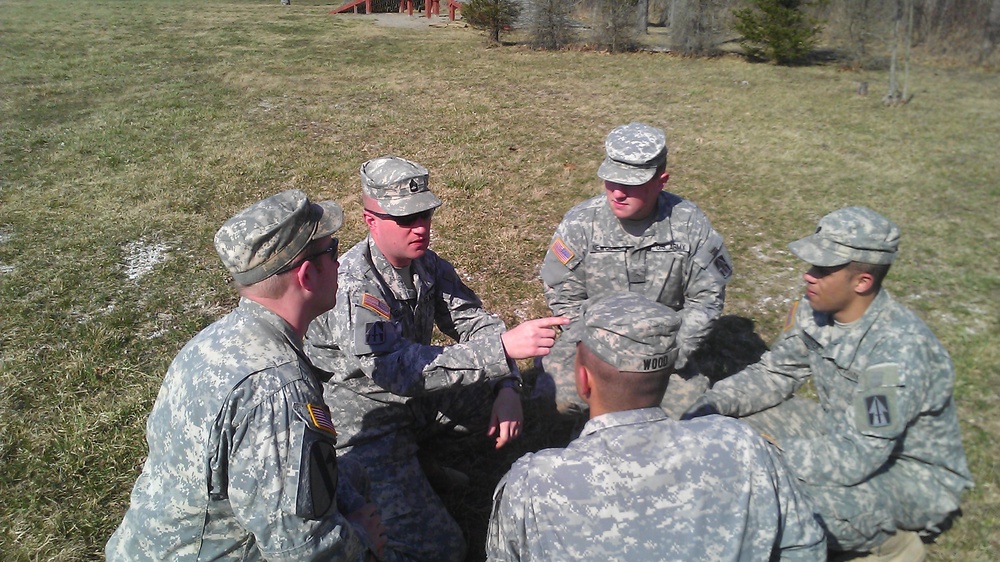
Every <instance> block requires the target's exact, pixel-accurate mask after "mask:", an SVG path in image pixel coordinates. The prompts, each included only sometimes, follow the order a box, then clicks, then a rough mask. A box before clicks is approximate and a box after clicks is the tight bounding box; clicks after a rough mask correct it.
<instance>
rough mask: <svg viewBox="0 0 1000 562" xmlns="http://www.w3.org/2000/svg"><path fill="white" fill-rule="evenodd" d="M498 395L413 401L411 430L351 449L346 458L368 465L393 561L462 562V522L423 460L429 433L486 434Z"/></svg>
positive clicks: (464, 392)
mask: <svg viewBox="0 0 1000 562" xmlns="http://www.w3.org/2000/svg"><path fill="white" fill-rule="evenodd" d="M492 403H493V394H492V391H491V389H490V388H489V386H487V385H485V384H481V385H475V386H472V387H463V388H460V389H454V390H449V391H444V392H440V393H436V394H435V395H432V396H427V397H420V398H415V399H412V400H410V402H409V403H408V405H409V406H410V410H411V412H412V413H413V418H414V423H413V426H412V427H410V428H406V429H402V430H399V431H396V432H393V433H389V434H387V435H385V436H383V437H381V438H379V439H375V440H373V441H369V442H366V443H361V444H357V445H354V446H353V447H351V448H350V449H349V450H348V451H347V452H346V453H345V454H344V455H342V457H340V458H344V459H347V460H349V461H356V462H358V463H360V464H361V465H363V466H364V467H365V469H366V470H367V472H368V478H369V481H370V496H371V501H372V502H373V503H375V504H376V505H377V506H378V509H379V514H380V515H381V517H382V523H383V525H385V528H386V537H387V539H388V542H387V544H386V549H385V556H384V560H386V561H388V562H404V561H406V562H461V561H462V560H464V559H465V553H466V548H467V547H466V541H465V537H464V535H463V533H462V529H461V527H460V526H459V524H458V522H456V521H455V519H454V518H453V517H452V516H451V514H449V513H448V510H447V508H446V507H445V505H444V502H443V501H442V499H441V498H440V497H439V496H438V495H437V493H436V492H435V491H434V489H433V487H432V486H431V484H430V482H429V481H428V479H427V475H426V474H425V473H424V470H423V468H422V467H421V465H420V461H419V459H418V450H419V442H420V441H421V439H422V438H423V437H424V436H425V434H431V433H433V432H435V431H439V430H440V429H441V428H442V427H449V426H454V425H456V424H461V425H462V426H463V427H465V428H467V429H468V430H469V431H482V432H483V433H484V434H485V431H486V426H487V424H488V423H489V415H490V412H491V409H492Z"/></svg>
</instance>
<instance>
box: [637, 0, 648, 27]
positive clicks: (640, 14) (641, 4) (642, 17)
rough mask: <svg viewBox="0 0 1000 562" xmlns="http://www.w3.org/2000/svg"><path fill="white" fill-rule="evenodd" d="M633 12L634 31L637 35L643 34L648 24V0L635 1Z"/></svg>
mask: <svg viewBox="0 0 1000 562" xmlns="http://www.w3.org/2000/svg"><path fill="white" fill-rule="evenodd" d="M635 12H636V14H635V31H636V33H637V34H639V35H645V34H646V27H647V26H648V25H649V0H639V1H638V2H636V7H635Z"/></svg>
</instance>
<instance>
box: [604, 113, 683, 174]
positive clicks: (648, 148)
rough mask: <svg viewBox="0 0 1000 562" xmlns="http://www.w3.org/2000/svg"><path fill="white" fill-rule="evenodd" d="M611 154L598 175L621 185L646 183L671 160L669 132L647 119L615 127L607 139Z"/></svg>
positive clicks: (605, 142)
mask: <svg viewBox="0 0 1000 562" xmlns="http://www.w3.org/2000/svg"><path fill="white" fill-rule="evenodd" d="M604 150H605V152H606V153H607V156H606V157H605V158H604V162H603V163H602V164H601V167H600V168H598V169H597V176H598V177H600V178H601V179H603V180H607V181H610V182H613V183H618V184H621V185H642V184H644V183H646V182H648V181H649V180H651V179H652V178H653V175H654V174H656V169H657V168H658V167H659V166H660V165H664V166H665V165H666V163H667V136H666V135H665V134H664V133H663V130H661V129H657V128H656V127H651V126H649V125H646V124H644V123H629V124H628V125H621V126H619V127H615V128H614V129H613V130H612V131H611V132H610V133H608V138H607V139H605V141H604Z"/></svg>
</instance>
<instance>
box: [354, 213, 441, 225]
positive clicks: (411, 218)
mask: <svg viewBox="0 0 1000 562" xmlns="http://www.w3.org/2000/svg"><path fill="white" fill-rule="evenodd" d="M365 212H366V213H371V214H372V215H375V216H376V217H378V218H380V219H382V220H387V221H392V222H394V223H396V224H398V225H399V226H413V225H414V223H416V222H417V221H421V220H430V218H431V217H432V216H434V209H427V210H426V211H420V212H419V213H413V214H412V215H403V216H401V217H394V216H392V215H387V214H385V213H380V212H378V211H373V210H371V209H365Z"/></svg>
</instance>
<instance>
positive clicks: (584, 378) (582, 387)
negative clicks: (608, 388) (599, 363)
mask: <svg viewBox="0 0 1000 562" xmlns="http://www.w3.org/2000/svg"><path fill="white" fill-rule="evenodd" d="M575 375H576V393H577V394H579V395H580V398H583V399H584V400H586V401H587V403H590V393H591V391H592V390H593V387H592V386H591V377H592V375H591V374H590V370H589V369H587V367H585V366H584V365H583V363H582V362H581V361H579V360H578V361H577V362H576V366H575Z"/></svg>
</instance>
